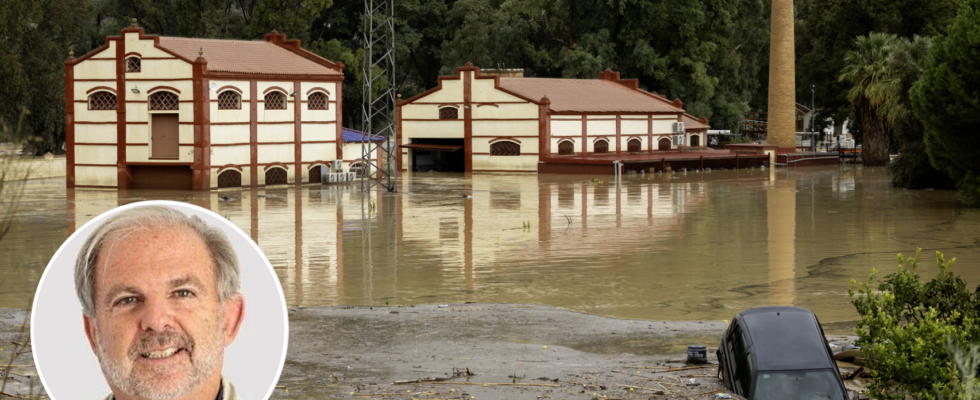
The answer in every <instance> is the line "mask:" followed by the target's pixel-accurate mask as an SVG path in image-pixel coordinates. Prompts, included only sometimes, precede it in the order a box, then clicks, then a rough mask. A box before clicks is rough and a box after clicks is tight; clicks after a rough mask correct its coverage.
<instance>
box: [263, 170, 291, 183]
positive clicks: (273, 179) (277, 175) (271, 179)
mask: <svg viewBox="0 0 980 400" xmlns="http://www.w3.org/2000/svg"><path fill="white" fill-rule="evenodd" d="M285 184H286V170H285V169H283V168H280V167H272V168H269V169H267V170H266V171H265V185H266V186H269V185H285Z"/></svg>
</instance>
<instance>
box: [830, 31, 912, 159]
mask: <svg viewBox="0 0 980 400" xmlns="http://www.w3.org/2000/svg"><path fill="white" fill-rule="evenodd" d="M907 42H908V41H907V40H904V39H899V38H898V36H896V35H889V34H885V33H875V32H872V33H870V34H869V35H868V36H858V37H857V39H855V40H854V47H855V48H856V50H855V51H848V52H847V54H845V55H844V69H842V70H841V75H840V78H839V80H840V81H841V82H850V83H851V84H852V85H853V86H852V87H851V89H850V90H849V91H848V92H847V100H849V101H850V102H851V105H852V106H853V107H854V112H855V113H858V114H860V116H861V133H862V135H863V136H864V143H863V148H862V151H861V158H862V159H864V165H872V166H878V165H885V164H888V137H889V125H888V124H887V123H886V118H885V116H886V114H889V113H890V114H892V116H893V118H894V117H895V116H897V114H896V112H898V113H900V110H897V109H895V108H894V107H893V105H894V104H895V103H894V101H895V100H897V97H899V96H900V95H901V80H900V79H899V77H898V74H897V73H896V71H895V69H894V68H893V67H892V65H891V64H892V55H893V54H894V53H895V52H896V51H898V50H900V49H902V48H903V47H905V46H907ZM886 103H888V104H889V106H886V107H885V109H884V110H882V106H883V105H885V104H886Z"/></svg>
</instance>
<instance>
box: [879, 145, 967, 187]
mask: <svg viewBox="0 0 980 400" xmlns="http://www.w3.org/2000/svg"><path fill="white" fill-rule="evenodd" d="M888 172H889V173H890V174H891V176H892V186H895V187H901V188H906V189H929V188H932V189H954V188H956V183H955V182H953V180H952V179H949V177H948V176H946V174H944V173H942V172H941V171H939V170H937V169H935V168H933V167H932V164H930V163H929V155H928V154H926V145H925V144H924V143H922V142H921V141H920V142H912V143H908V144H907V145H906V146H905V148H904V149H903V150H902V152H901V153H899V155H898V157H896V158H895V159H894V160H892V162H891V164H888Z"/></svg>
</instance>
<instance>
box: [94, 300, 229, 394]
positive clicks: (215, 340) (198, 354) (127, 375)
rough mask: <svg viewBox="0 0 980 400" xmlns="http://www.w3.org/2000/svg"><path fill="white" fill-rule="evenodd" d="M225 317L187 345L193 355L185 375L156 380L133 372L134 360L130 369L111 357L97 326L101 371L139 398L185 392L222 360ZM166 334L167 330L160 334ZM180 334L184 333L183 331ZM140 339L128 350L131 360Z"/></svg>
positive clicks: (112, 381) (117, 385)
mask: <svg viewBox="0 0 980 400" xmlns="http://www.w3.org/2000/svg"><path fill="white" fill-rule="evenodd" d="M222 311H223V310H222ZM223 320H224V312H222V313H221V315H219V316H218V320H217V321H216V323H215V326H216V327H217V328H218V329H216V330H215V331H214V335H212V336H211V337H207V338H201V339H203V340H200V341H195V342H194V344H193V346H188V347H189V348H188V349H187V351H188V352H189V354H188V355H189V356H190V361H191V365H190V369H189V370H188V371H186V374H184V376H183V377H182V379H181V378H178V379H172V380H167V381H164V382H153V381H152V380H150V379H147V378H149V377H145V376H142V375H140V374H139V373H137V372H134V371H133V365H134V364H133V362H130V363H129V369H128V370H127V369H126V367H125V366H124V364H123V363H122V362H120V360H117V359H114V358H112V356H111V355H109V354H108V353H107V352H106V350H105V348H106V346H105V343H103V335H102V334H101V333H100V332H99V330H98V329H96V331H95V341H96V345H97V346H96V347H97V348H98V349H97V355H98V358H99V364H100V365H101V366H102V372H103V374H105V376H106V379H107V380H108V381H109V383H111V384H112V385H113V386H115V387H117V388H119V390H121V391H123V392H125V393H127V394H129V395H131V396H134V397H137V398H140V399H153V400H166V399H174V398H178V397H182V396H186V395H188V394H190V393H191V392H192V391H193V390H194V389H196V388H197V387H198V386H199V385H200V384H201V383H202V382H203V381H204V380H205V379H207V378H208V377H209V376H211V374H213V373H214V371H215V370H216V369H217V368H218V367H219V365H220V364H221V361H222V359H223V356H224V335H223V332H222V330H221V322H222V321H223ZM163 334H166V333H161V334H158V335H163ZM177 335H179V336H183V335H180V334H177ZM138 342H139V339H138V338H137V341H136V342H135V343H133V344H132V345H131V346H130V351H129V352H127V353H128V355H129V357H130V358H131V361H135V359H136V358H138V357H140V355H139V354H138V352H137V354H136V356H135V357H133V354H134V352H133V350H134V347H135V346H137V343H138Z"/></svg>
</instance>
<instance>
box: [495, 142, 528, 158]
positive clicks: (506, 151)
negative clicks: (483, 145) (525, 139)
mask: <svg viewBox="0 0 980 400" xmlns="http://www.w3.org/2000/svg"><path fill="white" fill-rule="evenodd" d="M490 155H491V156H519V155H521V145H519V144H517V143H514V142H497V143H491V144H490Z"/></svg>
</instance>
